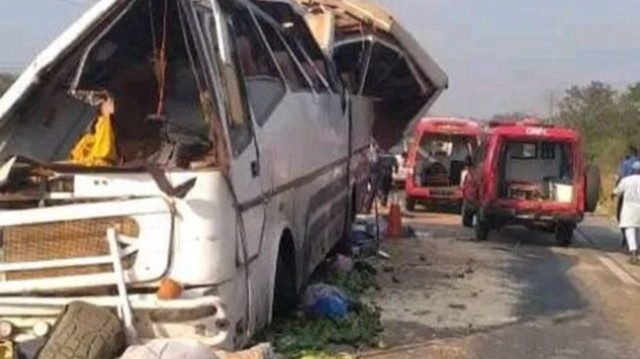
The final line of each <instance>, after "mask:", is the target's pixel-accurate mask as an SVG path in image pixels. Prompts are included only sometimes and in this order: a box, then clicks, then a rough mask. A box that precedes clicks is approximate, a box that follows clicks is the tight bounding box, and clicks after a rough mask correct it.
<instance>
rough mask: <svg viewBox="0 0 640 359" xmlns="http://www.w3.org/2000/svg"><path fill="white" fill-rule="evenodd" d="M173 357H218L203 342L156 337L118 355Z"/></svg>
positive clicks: (140, 358)
mask: <svg viewBox="0 0 640 359" xmlns="http://www.w3.org/2000/svg"><path fill="white" fill-rule="evenodd" d="M173 358H190V359H219V357H218V356H217V355H215V354H214V353H213V350H211V348H209V347H208V346H206V345H204V344H201V343H199V342H197V341H192V340H176V339H156V340H152V341H150V342H149V343H147V344H144V345H133V346H130V347H129V348H127V350H126V351H125V352H124V354H123V355H122V357H120V359H173ZM104 359H106V357H105V358H104ZM256 359H258V358H256ZM260 359H262V358H260Z"/></svg>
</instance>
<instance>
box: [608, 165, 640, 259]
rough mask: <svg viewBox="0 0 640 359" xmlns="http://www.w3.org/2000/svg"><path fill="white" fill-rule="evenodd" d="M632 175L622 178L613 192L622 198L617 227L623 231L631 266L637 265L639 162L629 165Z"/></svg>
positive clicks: (639, 195) (639, 236)
mask: <svg viewBox="0 0 640 359" xmlns="http://www.w3.org/2000/svg"><path fill="white" fill-rule="evenodd" d="M631 168H632V174H631V175H630V176H627V177H625V178H623V179H622V180H621V181H620V183H618V186H617V187H616V189H615V190H614V194H615V195H616V196H624V201H623V202H622V209H621V210H620V219H619V225H620V228H621V229H622V230H623V231H624V234H625V237H626V239H627V245H628V247H629V253H630V254H631V258H630V262H631V264H634V265H638V264H639V261H638V239H639V238H640V161H636V162H634V163H633V164H632V165H631Z"/></svg>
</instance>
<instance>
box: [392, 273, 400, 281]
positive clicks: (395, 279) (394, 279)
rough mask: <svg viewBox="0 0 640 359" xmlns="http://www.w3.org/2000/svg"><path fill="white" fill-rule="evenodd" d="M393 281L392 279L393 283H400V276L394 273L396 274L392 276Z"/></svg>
mask: <svg viewBox="0 0 640 359" xmlns="http://www.w3.org/2000/svg"><path fill="white" fill-rule="evenodd" d="M391 281H392V282H393V283H400V279H398V277H396V276H395V275H394V276H391Z"/></svg>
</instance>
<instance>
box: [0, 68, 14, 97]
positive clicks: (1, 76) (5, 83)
mask: <svg viewBox="0 0 640 359" xmlns="http://www.w3.org/2000/svg"><path fill="white" fill-rule="evenodd" d="M15 79H16V78H15V76H14V75H11V74H6V73H0V96H2V94H4V93H5V91H7V90H8V89H9V86H11V84H12V83H13V81H14V80H15Z"/></svg>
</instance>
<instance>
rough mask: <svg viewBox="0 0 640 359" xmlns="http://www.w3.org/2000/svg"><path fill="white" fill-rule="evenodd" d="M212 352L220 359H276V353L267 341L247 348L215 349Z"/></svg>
mask: <svg viewBox="0 0 640 359" xmlns="http://www.w3.org/2000/svg"><path fill="white" fill-rule="evenodd" d="M214 353H215V354H216V355H217V357H218V358H220V359H276V358H277V356H276V353H275V351H274V350H273V347H272V346H271V344H269V343H261V344H258V345H256V346H254V347H252V348H249V349H247V350H242V351H238V352H233V353H231V352H225V351H221V350H216V351H214Z"/></svg>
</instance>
